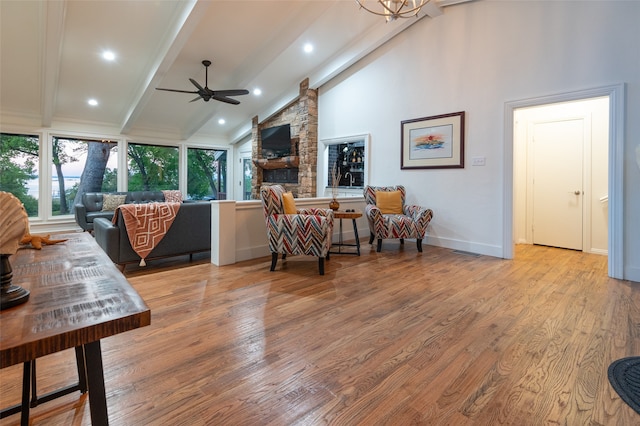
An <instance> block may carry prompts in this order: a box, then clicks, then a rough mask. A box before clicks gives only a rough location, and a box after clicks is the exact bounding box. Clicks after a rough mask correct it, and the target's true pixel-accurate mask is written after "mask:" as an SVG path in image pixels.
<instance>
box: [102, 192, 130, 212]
mask: <svg viewBox="0 0 640 426" xmlns="http://www.w3.org/2000/svg"><path fill="white" fill-rule="evenodd" d="M102 197H103V198H102V211H103V212H112V211H114V210H115V209H116V207H118V206H119V205H120V204H124V201H125V199H126V198H127V196H126V195H116V194H102Z"/></svg>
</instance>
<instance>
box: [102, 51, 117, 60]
mask: <svg viewBox="0 0 640 426" xmlns="http://www.w3.org/2000/svg"><path fill="white" fill-rule="evenodd" d="M102 58H103V59H105V60H106V61H113V60H115V59H116V54H115V53H113V52H112V51H111V50H105V51H104V52H102Z"/></svg>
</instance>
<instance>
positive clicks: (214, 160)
mask: <svg viewBox="0 0 640 426" xmlns="http://www.w3.org/2000/svg"><path fill="white" fill-rule="evenodd" d="M187 163H188V165H187V198H189V199H192V200H226V199H227V151H225V150H218V149H203V148H189V149H188V150H187Z"/></svg>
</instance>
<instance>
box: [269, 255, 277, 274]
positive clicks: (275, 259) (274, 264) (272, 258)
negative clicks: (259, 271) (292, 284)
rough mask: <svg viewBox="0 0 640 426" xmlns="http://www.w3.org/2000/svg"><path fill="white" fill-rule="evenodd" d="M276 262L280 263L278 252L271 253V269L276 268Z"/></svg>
mask: <svg viewBox="0 0 640 426" xmlns="http://www.w3.org/2000/svg"><path fill="white" fill-rule="evenodd" d="M276 263H278V253H271V271H272V272H273V271H275V270H276Z"/></svg>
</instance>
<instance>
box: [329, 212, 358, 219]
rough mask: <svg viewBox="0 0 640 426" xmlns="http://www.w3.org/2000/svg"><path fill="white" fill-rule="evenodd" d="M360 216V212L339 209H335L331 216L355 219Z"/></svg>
mask: <svg viewBox="0 0 640 426" xmlns="http://www.w3.org/2000/svg"><path fill="white" fill-rule="evenodd" d="M361 216H362V212H345V211H341V210H335V211H334V212H333V217H334V218H336V219H357V218H359V217H361Z"/></svg>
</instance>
